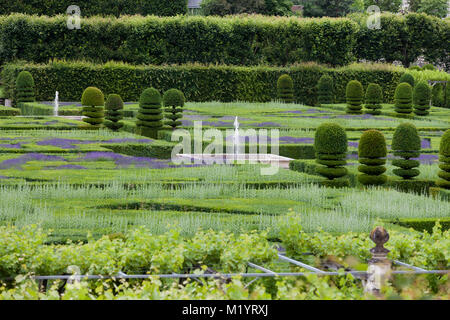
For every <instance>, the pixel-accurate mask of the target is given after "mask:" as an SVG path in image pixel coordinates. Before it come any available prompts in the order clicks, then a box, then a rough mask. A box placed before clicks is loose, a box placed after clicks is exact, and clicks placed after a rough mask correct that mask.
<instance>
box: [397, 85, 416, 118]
mask: <svg viewBox="0 0 450 320" xmlns="http://www.w3.org/2000/svg"><path fill="white" fill-rule="evenodd" d="M394 99H395V111H396V112H397V113H400V114H409V113H411V112H412V111H413V110H412V87H411V86H410V85H409V84H408V83H406V82H403V83H400V84H399V85H398V86H397V89H395V96H394Z"/></svg>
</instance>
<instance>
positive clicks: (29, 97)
mask: <svg viewBox="0 0 450 320" xmlns="http://www.w3.org/2000/svg"><path fill="white" fill-rule="evenodd" d="M16 91H17V96H16V97H17V102H19V103H20V102H34V101H35V97H34V79H33V76H32V75H31V73H30V72H28V71H21V72H20V73H19V75H18V76H17V79H16Z"/></svg>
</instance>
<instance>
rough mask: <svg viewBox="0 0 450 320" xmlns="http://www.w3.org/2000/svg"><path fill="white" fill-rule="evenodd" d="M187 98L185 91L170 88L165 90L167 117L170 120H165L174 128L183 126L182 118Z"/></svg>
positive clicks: (164, 98)
mask: <svg viewBox="0 0 450 320" xmlns="http://www.w3.org/2000/svg"><path fill="white" fill-rule="evenodd" d="M185 100H186V98H185V97H184V94H183V92H181V91H180V90H178V89H169V90H167V91H166V92H164V96H163V103H164V107H165V111H166V113H165V117H166V118H167V119H169V120H167V121H166V122H165V124H167V125H168V126H170V127H171V128H172V129H174V130H175V129H176V128H177V127H179V126H181V124H182V123H181V121H180V120H179V119H181V118H182V117H183V107H184V103H185Z"/></svg>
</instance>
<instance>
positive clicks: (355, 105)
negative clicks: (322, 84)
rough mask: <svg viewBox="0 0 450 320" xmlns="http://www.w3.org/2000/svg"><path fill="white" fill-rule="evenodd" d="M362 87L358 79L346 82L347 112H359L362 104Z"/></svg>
mask: <svg viewBox="0 0 450 320" xmlns="http://www.w3.org/2000/svg"><path fill="white" fill-rule="evenodd" d="M363 96H364V89H363V86H362V84H361V82H359V81H358V80H352V81H350V82H349V83H348V84H347V88H346V97H347V113H351V114H361V113H362V111H361V109H362V104H363Z"/></svg>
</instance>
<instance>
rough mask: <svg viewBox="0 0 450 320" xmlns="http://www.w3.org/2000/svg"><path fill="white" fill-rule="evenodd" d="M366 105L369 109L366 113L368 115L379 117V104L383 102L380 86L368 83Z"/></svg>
mask: <svg viewBox="0 0 450 320" xmlns="http://www.w3.org/2000/svg"><path fill="white" fill-rule="evenodd" d="M365 100H366V105H365V107H366V108H367V109H369V110H368V111H366V113H368V114H372V115H379V114H381V111H380V110H379V109H381V102H382V101H383V90H382V89H381V86H380V85H378V84H376V83H370V84H369V86H368V87H367V90H366V97H365Z"/></svg>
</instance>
